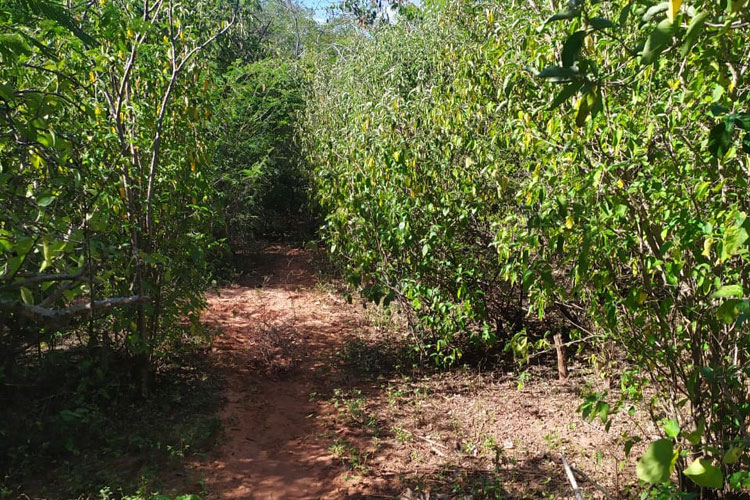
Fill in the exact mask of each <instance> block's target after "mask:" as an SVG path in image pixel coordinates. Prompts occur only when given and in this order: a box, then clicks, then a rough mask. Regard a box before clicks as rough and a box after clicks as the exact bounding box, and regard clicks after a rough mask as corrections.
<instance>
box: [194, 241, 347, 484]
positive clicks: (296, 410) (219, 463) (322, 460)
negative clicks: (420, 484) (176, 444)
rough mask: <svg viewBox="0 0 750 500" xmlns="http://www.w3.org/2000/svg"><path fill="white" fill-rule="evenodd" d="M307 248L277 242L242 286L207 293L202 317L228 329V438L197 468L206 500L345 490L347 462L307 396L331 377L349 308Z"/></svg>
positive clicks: (218, 346) (221, 341) (220, 351)
mask: <svg viewBox="0 0 750 500" xmlns="http://www.w3.org/2000/svg"><path fill="white" fill-rule="evenodd" d="M308 261H309V255H308V254H307V253H306V252H304V251H302V250H298V249H292V250H290V249H285V248H272V249H269V250H267V251H266V253H264V254H263V255H262V256H260V258H259V259H255V262H254V263H252V264H251V265H254V266H255V267H254V269H255V270H254V272H253V273H252V274H251V275H249V276H247V277H245V278H243V279H241V280H240V284H235V285H233V286H231V287H230V288H225V289H223V290H220V293H219V294H218V295H217V294H211V295H209V297H208V302H209V308H208V310H207V311H206V313H205V316H204V321H205V323H206V324H207V325H209V326H210V327H213V328H218V329H219V330H220V331H221V332H222V334H221V335H220V336H219V337H218V338H217V339H216V340H215V343H214V347H213V352H212V355H213V356H215V359H216V361H217V363H218V365H219V366H220V368H221V370H222V371H223V374H224V378H225V380H226V383H225V394H224V397H225V399H226V404H225V407H224V409H223V412H222V421H223V424H224V428H225V441H224V442H223V443H222V445H221V446H220V448H219V449H218V450H217V451H216V452H215V453H214V454H213V456H210V457H209V460H208V461H207V462H205V463H202V464H198V469H199V470H201V471H202V473H203V476H204V477H205V482H206V485H205V487H206V489H207V490H208V491H209V493H210V498H216V499H250V498H253V499H277V498H278V499H282V498H298V499H304V498H316V499H317V498H342V497H344V496H347V494H346V493H345V492H344V489H345V488H346V486H345V485H341V484H340V482H339V480H338V477H339V475H340V474H341V472H342V468H341V466H340V465H339V464H337V463H336V462H335V460H334V458H333V457H332V456H331V454H330V453H329V452H328V450H327V442H326V441H325V440H323V439H320V437H321V433H322V432H323V429H321V427H320V424H319V423H318V421H317V419H316V418H315V416H316V415H317V414H318V413H319V411H320V410H321V408H320V407H319V403H316V402H315V401H311V397H310V395H311V394H313V393H315V392H316V391H317V392H320V391H325V390H327V389H328V388H329V387H330V385H331V384H332V383H334V382H335V377H336V374H335V373H333V372H332V370H331V368H330V367H331V366H333V365H334V364H335V363H333V360H332V359H331V357H332V356H333V355H334V353H335V351H336V349H337V348H338V347H339V346H340V345H341V344H342V339H343V336H344V335H345V334H346V332H347V331H351V330H353V329H355V328H357V316H356V315H355V314H354V313H353V308H352V306H350V305H349V304H347V303H346V302H344V301H343V300H341V299H340V298H338V297H335V296H334V295H332V294H330V293H328V292H326V291H325V290H324V289H322V288H321V287H316V277H315V275H314V273H313V272H312V270H311V266H310V264H309V262H308Z"/></svg>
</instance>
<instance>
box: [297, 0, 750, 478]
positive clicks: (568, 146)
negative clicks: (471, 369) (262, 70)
mask: <svg viewBox="0 0 750 500" xmlns="http://www.w3.org/2000/svg"><path fill="white" fill-rule="evenodd" d="M742 4H743V2H724V3H716V2H708V1H706V2H703V1H696V2H694V3H692V4H690V5H687V4H685V5H682V3H681V2H679V1H675V2H667V3H665V4H660V5H659V6H652V5H651V4H649V3H647V2H640V1H639V2H631V3H625V2H598V3H595V2H591V3H589V2H578V1H574V2H571V3H570V4H569V5H567V7H564V8H563V9H562V10H561V11H560V12H558V13H556V14H555V13H552V12H543V11H540V10H535V9H534V8H532V9H531V11H534V12H533V15H530V10H529V8H528V5H527V4H524V5H523V6H521V5H520V4H518V3H514V2H512V3H506V4H503V5H502V6H499V5H497V4H494V3H491V2H457V3H452V4H450V5H448V6H445V7H443V8H432V9H430V8H428V9H427V11H426V12H425V15H424V19H423V21H422V22H419V23H417V24H416V25H406V24H403V25H399V26H394V27H385V28H381V29H379V30H376V31H374V32H372V33H371V35H370V36H368V37H365V38H362V39H357V40H354V41H353V42H352V43H351V44H350V46H349V47H348V51H342V56H341V57H340V58H338V59H337V60H336V61H335V62H334V63H333V64H332V65H330V66H324V67H323V68H322V69H321V70H320V71H319V72H318V74H317V75H316V78H315V80H314V86H313V90H312V96H311V97H310V108H309V112H308V116H307V119H306V122H305V129H306V132H305V133H306V151H307V154H308V156H309V159H310V161H311V163H312V165H314V166H315V168H316V174H317V180H318V185H317V189H318V193H319V198H320V200H321V203H322V205H323V207H324V209H325V210H326V211H327V214H328V215H327V219H326V226H325V235H326V238H327V239H328V241H329V243H330V247H331V250H332V252H333V253H334V254H336V255H337V256H339V257H340V258H341V260H342V262H344V263H345V266H346V272H347V275H348V277H349V280H350V281H351V282H352V283H354V284H357V285H359V286H360V287H361V288H362V291H363V293H364V294H365V296H367V297H369V298H371V299H373V300H380V299H381V298H384V299H385V300H386V301H387V300H392V299H396V300H399V301H400V302H401V304H402V305H403V306H404V307H405V308H406V309H407V311H408V312H409V314H410V315H411V316H412V317H413V319H414V323H415V326H416V328H417V331H418V332H420V334H421V342H422V343H423V347H424V348H425V349H427V350H428V351H430V352H431V353H432V354H433V355H434V356H436V357H437V358H438V359H439V360H441V361H443V362H447V363H450V362H453V361H455V360H456V359H457V358H458V357H459V356H460V353H461V349H462V347H463V346H465V345H466V343H467V342H471V341H475V342H479V343H484V344H491V343H492V342H493V341H495V339H498V338H499V339H508V338H511V335H513V334H516V333H518V332H521V331H522V327H523V325H522V324H521V323H522V321H523V318H529V317H531V316H535V317H538V318H540V319H543V320H545V321H547V320H549V319H550V318H551V317H554V318H556V321H558V322H559V321H563V322H564V323H567V325H568V328H567V329H568V330H569V333H568V335H570V336H572V335H574V334H576V335H578V334H580V332H581V331H585V332H587V336H589V337H590V340H591V341H592V343H593V345H594V347H596V346H597V345H604V344H605V343H607V344H610V343H614V344H615V345H616V346H618V349H619V350H620V351H621V352H622V353H623V354H624V356H625V358H626V360H627V362H628V363H629V364H630V365H633V366H635V367H637V368H635V369H632V370H627V371H625V372H623V383H622V393H621V394H620V395H614V396H606V395H600V397H601V398H602V402H601V404H599V406H598V407H599V408H604V407H605V406H604V405H605V404H606V408H607V411H602V412H600V414H601V415H603V419H605V420H606V419H607V418H609V415H610V414H611V413H612V412H615V411H620V410H628V411H635V409H636V408H644V407H647V408H648V412H649V414H650V416H651V417H652V418H653V419H654V421H655V422H656V423H659V424H660V426H663V427H662V428H663V432H664V434H665V436H666V438H665V439H668V440H669V442H670V443H671V444H670V450H671V452H672V454H671V455H669V459H670V460H669V463H667V464H666V469H664V470H666V472H667V474H666V475H665V476H659V477H656V476H655V475H650V474H648V473H646V472H644V471H645V470H646V469H648V468H649V467H650V466H652V465H656V466H659V467H661V465H663V464H661V465H660V464H659V463H658V460H656V461H655V460H654V459H653V457H654V456H662V455H663V456H666V454H661V455H659V454H657V455H650V456H648V457H645V458H643V459H642V460H641V464H642V465H641V466H640V467H639V476H640V478H641V479H643V480H647V481H651V482H661V481H665V480H668V479H669V478H670V477H671V476H672V472H673V470H674V468H675V467H678V468H679V470H680V471H683V472H682V473H681V474H679V482H680V485H681V487H682V488H683V489H690V488H695V486H696V485H708V486H712V487H716V486H718V485H719V484H720V483H721V484H722V485H723V484H724V478H729V477H730V476H729V474H730V473H734V472H735V471H741V470H742V469H746V468H747V467H748V465H750V457H748V456H747V455H746V454H745V453H744V449H745V447H746V445H747V443H746V437H745V425H746V422H747V419H748V417H749V416H750V415H749V412H750V401H748V396H747V390H746V387H747V385H748V382H750V380H748V378H749V377H750V367H748V364H747V363H748V359H750V344H749V343H748V341H750V337H749V336H748V334H749V333H750V330H749V329H748V323H747V322H746V319H747V317H748V314H750V301H748V290H750V266H748V233H749V232H750V221H748V219H747V213H748V209H750V196H748V194H749V193H750V190H749V189H748V174H749V173H750V163H749V162H748V150H750V106H749V103H748V91H750V86H749V85H748V84H747V81H746V71H747V65H746V61H748V60H750V53H748V52H749V51H750V44H748V43H747V36H746V31H743V30H744V29H746V28H745V26H746V25H747V23H748V17H749V16H750V14H748V10H747V9H746V8H745V7H743V6H742ZM553 14H555V15H553ZM334 67H335V68H336V69H335V70H334V69H332V68H334ZM341 67H343V69H341ZM519 313H520V314H519ZM527 321H528V320H527ZM576 331H577V332H578V333H576ZM522 337H523V338H522V339H519V336H518V335H514V336H513V338H515V339H516V340H521V341H524V342H525V341H526V338H525V335H522ZM516 350H517V349H516ZM524 351H525V352H526V350H524ZM646 386H650V388H651V389H650V390H649V391H647V393H648V394H653V396H652V397H650V399H649V400H648V401H641V398H642V397H643V396H642V394H644V391H643V390H642V389H643V388H644V387H646ZM605 400H606V401H605ZM591 407H593V406H592V405H591V404H588V405H583V406H582V410H583V411H584V412H586V409H587V408H589V409H590V408H591ZM587 416H589V415H587ZM635 439H637V438H636V437H632V436H631V437H628V439H627V441H628V449H629V447H630V446H632V443H633V440H635ZM665 448H666V445H665ZM649 457H651V458H649ZM672 458H674V460H672ZM698 459H700V460H698ZM659 460H660V459H659ZM696 460H698V461H697V462H696ZM701 460H702V461H701ZM675 463H676V465H675ZM696 464H697V465H696ZM657 468H658V467H657ZM699 469H700V470H699ZM701 471H702V472H701ZM657 475H658V474H657ZM731 477H734V478H735V479H737V478H738V477H739V476H731ZM687 478H689V479H687ZM735 483H736V484H737V485H741V478H740V479H737V480H736V481H734V482H732V480H729V486H732V485H733V484H735ZM732 487H733V486H732Z"/></svg>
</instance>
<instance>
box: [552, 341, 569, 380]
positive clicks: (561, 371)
mask: <svg viewBox="0 0 750 500" xmlns="http://www.w3.org/2000/svg"><path fill="white" fill-rule="evenodd" d="M555 350H556V351H557V375H558V377H559V378H560V380H565V379H567V378H568V363H567V362H566V360H565V346H564V345H563V341H562V335H561V334H559V333H558V334H557V335H555Z"/></svg>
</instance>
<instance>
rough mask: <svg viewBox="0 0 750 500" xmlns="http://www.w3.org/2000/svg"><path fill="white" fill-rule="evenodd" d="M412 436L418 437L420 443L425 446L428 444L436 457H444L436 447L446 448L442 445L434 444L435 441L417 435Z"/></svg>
mask: <svg viewBox="0 0 750 500" xmlns="http://www.w3.org/2000/svg"><path fill="white" fill-rule="evenodd" d="M413 436H415V437H418V438H419V439H421V440H422V441H425V442H426V443H427V444H429V445H430V447H431V448H432V451H434V452H435V454H436V455H438V456H441V457H445V453H443V452H442V451H440V450H438V449H437V447H438V446H440V447H443V448H446V446H444V445H442V444H440V443H436V442H435V441H433V440H432V439H430V438H428V437H425V436H420V435H419V434H413Z"/></svg>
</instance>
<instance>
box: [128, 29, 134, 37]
mask: <svg viewBox="0 0 750 500" xmlns="http://www.w3.org/2000/svg"><path fill="white" fill-rule="evenodd" d="M128 38H135V33H133V30H131V29H130V28H128Z"/></svg>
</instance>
